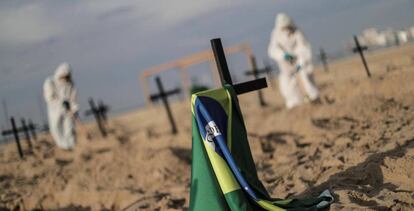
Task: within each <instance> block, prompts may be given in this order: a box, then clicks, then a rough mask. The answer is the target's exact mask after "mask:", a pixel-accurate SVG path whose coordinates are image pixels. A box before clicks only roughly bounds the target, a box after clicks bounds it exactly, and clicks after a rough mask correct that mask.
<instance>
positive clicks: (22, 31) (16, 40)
mask: <svg viewBox="0 0 414 211" xmlns="http://www.w3.org/2000/svg"><path fill="white" fill-rule="evenodd" d="M413 8H414V1H412V0H393V1H389V0H347V1H339V0H336V1H332V0H312V1H309V0H289V1H288V0H278V1H277V0H256V1H251V0H237V1H236V0H204V1H202V0H199V1H194V0H174V1H167V0H151V1H149V0H147V1H144V0H136V1H129V0H117V1H110V0H90V1H84V0H72V1H64V0H42V1H40V0H32V1H23V0H3V1H0V75H1V76H0V100H2V101H3V102H6V103H7V107H8V113H9V115H15V116H17V117H26V118H32V119H34V120H35V121H36V122H40V121H42V120H44V119H45V118H46V117H45V112H44V102H43V100H42V85H43V82H44V80H45V78H46V77H47V76H49V75H51V74H53V72H54V70H55V69H56V67H57V66H58V65H59V64H60V63H61V62H65V61H66V62H69V63H70V64H71V65H72V68H73V77H74V81H75V85H76V87H77V90H78V101H79V102H80V105H81V110H82V113H83V111H85V110H86V109H87V108H88V106H87V99H88V97H94V98H97V99H102V100H103V101H105V102H106V103H107V104H109V105H110V106H111V108H112V109H113V111H115V112H119V111H125V110H128V109H132V108H137V107H139V106H142V105H143V103H144V96H143V95H142V93H141V91H140V88H141V87H140V85H139V82H138V76H139V73H140V72H141V71H143V70H145V69H147V68H149V67H152V66H154V65H157V64H161V63H165V62H168V61H170V60H174V59H178V58H180V57H183V56H186V55H188V54H191V53H196V52H198V51H202V50H206V49H210V39H212V38H216V37H220V38H221V39H222V41H223V45H224V46H230V45H233V44H237V43H243V42H249V43H251V45H252V47H253V51H254V54H255V55H256V56H257V57H258V61H262V60H263V59H266V58H267V53H266V52H267V45H268V43H269V39H270V32H271V30H272V28H273V27H274V19H275V16H276V14H277V13H279V12H285V13H287V14H289V15H290V16H292V17H293V18H294V20H295V22H296V23H297V25H299V27H300V28H301V29H302V31H303V32H304V33H305V35H306V36H307V38H308V39H309V40H310V42H311V43H312V45H313V46H314V50H315V51H316V50H317V49H318V48H319V47H320V46H321V47H323V48H324V49H325V50H326V51H327V53H328V54H329V53H330V52H338V51H341V50H343V46H344V45H345V43H347V42H348V41H349V40H351V39H352V35H353V34H358V33H361V31H362V30H363V29H365V28H368V27H377V28H379V29H385V28H387V27H391V28H394V29H400V28H401V29H402V28H405V27H408V26H412V25H414V13H413V12H412V9H413ZM259 63H260V62H259ZM229 65H230V68H231V69H232V71H233V72H237V71H239V72H240V71H244V70H245V69H243V68H247V65H246V62H245V61H243V59H242V57H240V56H239V57H238V56H237V55H236V56H234V57H231V58H229ZM203 68H204V69H203ZM207 68H208V67H203V66H200V68H199V69H201V70H202V71H200V70H198V71H199V72H200V74H199V75H202V76H203V77H204V78H208V77H209V73H208V74H207V73H206V72H207V71H206V70H207ZM194 71H195V70H194ZM174 74H175V75H176V74H177V73H175V72H170V73H168V74H164V75H161V77H162V78H168V79H169V80H167V79H164V81H165V87H166V88H167V89H169V88H173V87H175V86H177V85H178V84H179V81H177V80H178V77H176V76H174ZM170 75H171V77H170ZM199 80H201V81H203V80H204V81H205V79H199ZM150 83H151V86H152V87H155V85H154V82H153V81H150ZM154 91H155V90H154ZM5 121H6V120H5V118H4V115H3V112H1V114H0V126H3V125H5V123H4V122H5Z"/></svg>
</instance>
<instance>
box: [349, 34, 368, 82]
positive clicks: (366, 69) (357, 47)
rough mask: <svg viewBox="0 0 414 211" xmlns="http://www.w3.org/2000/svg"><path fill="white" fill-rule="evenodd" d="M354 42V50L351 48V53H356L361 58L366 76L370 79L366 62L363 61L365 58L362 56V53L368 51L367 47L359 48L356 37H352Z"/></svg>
mask: <svg viewBox="0 0 414 211" xmlns="http://www.w3.org/2000/svg"><path fill="white" fill-rule="evenodd" d="M354 41H355V48H353V49H352V51H353V52H354V53H356V52H358V53H359V56H361V60H362V63H363V64H364V67H365V71H366V73H367V76H368V77H371V73H370V72H369V69H368V64H367V61H366V60H365V56H364V51H366V50H367V49H368V47H367V46H361V45H360V44H359V41H358V37H357V36H355V35H354Z"/></svg>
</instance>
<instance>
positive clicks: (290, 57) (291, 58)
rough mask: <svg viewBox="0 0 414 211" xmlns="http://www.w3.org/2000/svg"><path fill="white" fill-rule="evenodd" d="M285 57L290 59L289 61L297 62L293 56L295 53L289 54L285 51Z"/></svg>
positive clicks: (287, 59)
mask: <svg viewBox="0 0 414 211" xmlns="http://www.w3.org/2000/svg"><path fill="white" fill-rule="evenodd" d="M284 59H285V60H286V61H288V62H289V63H291V64H293V63H295V60H296V57H295V56H293V55H291V54H289V53H285V55H284Z"/></svg>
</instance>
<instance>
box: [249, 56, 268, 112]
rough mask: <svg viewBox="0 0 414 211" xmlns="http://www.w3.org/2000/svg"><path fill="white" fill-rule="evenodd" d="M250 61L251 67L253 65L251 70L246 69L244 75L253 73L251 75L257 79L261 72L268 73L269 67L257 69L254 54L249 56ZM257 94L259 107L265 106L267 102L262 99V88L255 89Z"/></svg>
mask: <svg viewBox="0 0 414 211" xmlns="http://www.w3.org/2000/svg"><path fill="white" fill-rule="evenodd" d="M250 62H251V64H252V67H253V69H252V70H250V71H246V72H245V75H253V77H254V79H255V80H256V79H258V78H259V76H260V74H262V73H266V74H268V73H269V69H268V68H267V67H265V68H264V69H260V70H259V69H257V63H256V58H255V57H254V56H251V57H250ZM257 95H258V97H259V104H260V106H261V107H265V106H267V104H266V102H265V101H264V99H263V93H262V90H260V89H259V90H258V91H257Z"/></svg>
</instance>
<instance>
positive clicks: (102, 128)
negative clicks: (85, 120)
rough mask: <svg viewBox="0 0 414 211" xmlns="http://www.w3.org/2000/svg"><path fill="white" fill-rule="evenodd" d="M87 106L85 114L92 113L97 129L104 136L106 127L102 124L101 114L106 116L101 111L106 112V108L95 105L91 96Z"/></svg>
mask: <svg viewBox="0 0 414 211" xmlns="http://www.w3.org/2000/svg"><path fill="white" fill-rule="evenodd" d="M89 106H90V109H89V110H87V111H85V115H86V116H89V115H93V116H94V117H95V120H96V124H97V125H98V129H99V131H100V132H101V134H102V136H103V137H106V135H107V133H106V129H105V126H104V124H103V121H104V120H103V116H105V118H106V114H104V115H103V113H106V111H107V109H105V108H102V107H97V106H96V104H95V101H93V99H92V98H89Z"/></svg>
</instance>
